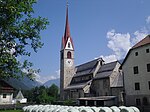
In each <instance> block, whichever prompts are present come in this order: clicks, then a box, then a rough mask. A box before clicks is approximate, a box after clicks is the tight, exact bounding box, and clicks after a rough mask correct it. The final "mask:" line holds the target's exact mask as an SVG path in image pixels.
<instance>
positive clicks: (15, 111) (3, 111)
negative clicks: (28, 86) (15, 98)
mask: <svg viewBox="0 0 150 112" xmlns="http://www.w3.org/2000/svg"><path fill="white" fill-rule="evenodd" d="M0 112H23V111H22V110H0Z"/></svg>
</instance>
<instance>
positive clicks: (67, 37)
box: [62, 1, 74, 49]
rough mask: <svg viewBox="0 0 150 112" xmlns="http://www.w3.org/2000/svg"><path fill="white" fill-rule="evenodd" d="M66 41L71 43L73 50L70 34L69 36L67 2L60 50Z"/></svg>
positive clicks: (63, 47)
mask: <svg viewBox="0 0 150 112" xmlns="http://www.w3.org/2000/svg"><path fill="white" fill-rule="evenodd" d="M68 40H69V41H70V42H71V45H72V48H73V49H74V46H73V41H72V38H71V34H70V25H69V19H68V1H67V8H66V25H65V33H64V36H63V38H62V49H65V47H66V45H67V42H68Z"/></svg>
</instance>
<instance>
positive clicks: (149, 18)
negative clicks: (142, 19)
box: [146, 16, 150, 24]
mask: <svg viewBox="0 0 150 112" xmlns="http://www.w3.org/2000/svg"><path fill="white" fill-rule="evenodd" d="M146 22H147V23H148V24H149V23H150V16H148V17H147V18H146Z"/></svg>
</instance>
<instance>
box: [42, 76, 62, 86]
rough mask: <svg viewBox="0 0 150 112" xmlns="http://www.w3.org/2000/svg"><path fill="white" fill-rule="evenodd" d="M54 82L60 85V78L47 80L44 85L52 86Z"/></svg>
mask: <svg viewBox="0 0 150 112" xmlns="http://www.w3.org/2000/svg"><path fill="white" fill-rule="evenodd" d="M52 84H55V85H56V86H58V87H59V86H60V79H59V78H58V79H53V80H49V81H47V82H45V83H44V84H43V85H44V86H47V87H50V86H51V85H52Z"/></svg>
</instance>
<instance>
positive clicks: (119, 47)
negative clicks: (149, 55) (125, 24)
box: [102, 16, 150, 62]
mask: <svg viewBox="0 0 150 112" xmlns="http://www.w3.org/2000/svg"><path fill="white" fill-rule="evenodd" d="M146 23H147V24H146V25H145V26H144V27H143V28H141V29H140V30H137V31H135V32H134V33H133V34H129V33H118V32H116V31H115V30H114V29H112V30H111V31H108V32H107V38H108V44H107V46H108V48H110V49H111V50H112V51H113V52H114V54H112V55H109V56H102V57H103V58H104V60H105V61H106V62H110V61H111V60H114V59H115V58H116V59H117V60H120V59H123V58H124V57H125V56H126V54H127V52H128V50H129V49H130V48H131V47H132V46H133V45H135V44H136V43H137V42H139V41H140V40H142V39H143V38H144V37H146V35H148V34H149V33H150V26H149V25H150V24H149V23H150V16H148V17H147V19H146Z"/></svg>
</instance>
